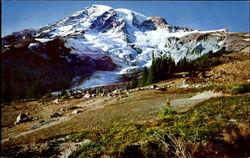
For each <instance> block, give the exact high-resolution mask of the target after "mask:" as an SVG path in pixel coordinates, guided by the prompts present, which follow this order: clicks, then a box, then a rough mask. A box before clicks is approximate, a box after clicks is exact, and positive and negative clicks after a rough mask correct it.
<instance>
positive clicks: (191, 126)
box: [70, 95, 250, 158]
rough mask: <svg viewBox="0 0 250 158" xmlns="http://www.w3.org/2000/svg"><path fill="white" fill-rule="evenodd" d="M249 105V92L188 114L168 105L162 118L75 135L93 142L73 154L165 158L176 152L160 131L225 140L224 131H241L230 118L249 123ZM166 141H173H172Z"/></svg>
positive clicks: (206, 104) (198, 139)
mask: <svg viewBox="0 0 250 158" xmlns="http://www.w3.org/2000/svg"><path fill="white" fill-rule="evenodd" d="M249 105H250V99H249V95H237V96H231V97H221V98H213V99H210V100H208V101H205V102H203V103H200V104H198V105H196V106H195V107H194V108H193V109H191V110H189V111H187V112H184V113H177V112H175V111H173V110H172V109H170V107H169V106H166V108H164V109H162V111H161V112H160V114H159V116H160V120H158V121H154V122H148V123H142V124H131V123H130V124H126V123H125V124H124V123H123V124H121V123H116V124H114V125H113V126H112V127H111V128H109V129H107V130H103V131H96V132H87V133H84V132H83V133H81V134H76V135H74V139H75V140H78V141H81V140H84V139H89V140H91V143H89V144H84V145H82V146H81V147H79V148H77V149H76V150H75V151H73V152H72V153H71V155H70V157H72V158H73V157H99V156H101V155H110V156H114V157H124V156H125V155H126V156H129V155H130V156H131V157H132V156H135V155H136V156H138V157H139V156H142V157H162V156H163V155H169V154H170V155H171V154H173V153H171V152H170V151H169V150H166V148H164V145H163V144H162V143H161V141H159V137H158V135H159V134H160V135H166V136H175V137H176V138H182V139H183V140H188V141H187V142H189V143H190V144H193V143H194V144H197V143H204V142H214V141H216V142H223V137H222V135H221V134H222V131H232V130H235V131H237V130H239V127H238V126H237V124H235V123H234V122H231V121H230V120H232V119H233V120H236V121H237V123H239V122H241V123H249V118H248V114H249V112H250V109H249ZM72 138H73V137H72ZM178 140H179V139H178ZM164 141H166V142H167V143H168V144H171V141H172V140H169V139H166V140H164ZM238 145H239V144H238ZM239 146H240V145H239ZM239 150H240V149H239ZM126 156H125V157H126ZM172 156H173V155H172Z"/></svg>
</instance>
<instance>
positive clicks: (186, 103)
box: [170, 91, 225, 112]
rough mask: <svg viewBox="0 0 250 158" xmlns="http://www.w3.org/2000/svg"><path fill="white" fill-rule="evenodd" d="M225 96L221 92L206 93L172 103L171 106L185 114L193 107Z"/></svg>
mask: <svg viewBox="0 0 250 158" xmlns="http://www.w3.org/2000/svg"><path fill="white" fill-rule="evenodd" d="M221 96H225V94H223V93H221V92H213V91H204V92H202V93H199V94H197V95H195V96H193V97H191V98H182V99H176V100H172V101H170V106H171V107H172V108H173V109H175V110H177V111H178V112H184V111H187V110H188V109H190V108H191V107H193V106H194V105H196V104H198V103H201V102H203V101H205V100H208V99H210V98H213V97H221Z"/></svg>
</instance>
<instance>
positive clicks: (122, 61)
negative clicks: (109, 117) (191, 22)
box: [2, 5, 228, 88]
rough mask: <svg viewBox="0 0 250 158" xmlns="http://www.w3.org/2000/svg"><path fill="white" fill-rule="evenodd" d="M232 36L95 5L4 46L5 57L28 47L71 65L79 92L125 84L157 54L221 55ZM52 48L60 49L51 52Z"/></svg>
mask: <svg viewBox="0 0 250 158" xmlns="http://www.w3.org/2000/svg"><path fill="white" fill-rule="evenodd" d="M227 34H228V33H227V31H226V30H225V29H222V30H214V31H198V30H192V29H189V28H185V27H176V26H172V25H170V24H168V22H167V21H166V20H165V19H163V18H160V17H146V16H144V15H142V14H140V13H136V12H134V11H131V10H128V9H114V8H111V7H109V6H104V5H92V6H89V7H87V8H85V9H83V10H80V11H78V12H76V13H74V14H73V15H71V16H69V17H66V18H64V19H62V20H60V21H58V22H56V23H53V24H49V25H47V26H45V27H41V28H39V29H27V30H23V31H20V32H16V33H13V34H12V35H9V36H6V37H4V38H3V39H2V44H3V45H4V51H3V53H7V52H8V51H10V50H13V49H14V50H15V49H23V48H26V49H25V50H26V51H29V53H34V54H36V55H39V57H40V58H43V60H46V61H50V62H51V61H52V60H53V61H54V60H56V61H62V63H64V64H63V65H70V66H69V67H73V69H74V70H73V71H69V73H70V75H71V80H72V81H73V84H72V85H73V86H72V87H71V88H78V87H90V86H98V85H104V84H108V83H114V82H119V77H120V75H121V74H125V73H130V72H133V71H134V70H136V69H138V68H141V67H143V66H150V64H151V57H152V54H153V53H154V54H155V55H156V56H157V55H158V56H161V55H163V54H167V55H170V56H172V58H173V59H174V60H175V62H178V61H179V60H180V59H181V58H183V57H186V58H187V59H190V60H193V59H195V58H198V57H200V56H202V55H203V54H206V53H208V52H209V51H213V52H216V51H218V50H220V49H222V48H223V47H225V46H226V39H227V37H228V36H227ZM55 40H56V41H57V42H54V41H55ZM51 43H53V44H54V47H56V48H51V47H48V46H49V45H51ZM62 49H63V50H64V51H60V50H62ZM51 50H53V51H55V52H57V55H55V54H53V52H51ZM62 52H64V53H62ZM50 62H49V63H50ZM62 63H61V64H62ZM90 65H91V66H90ZM93 65H94V66H93ZM83 66H84V68H83ZM59 69H60V68H59ZM68 69H71V68H68ZM86 74H87V75H86ZM76 83H77V84H76ZM79 83H80V84H79Z"/></svg>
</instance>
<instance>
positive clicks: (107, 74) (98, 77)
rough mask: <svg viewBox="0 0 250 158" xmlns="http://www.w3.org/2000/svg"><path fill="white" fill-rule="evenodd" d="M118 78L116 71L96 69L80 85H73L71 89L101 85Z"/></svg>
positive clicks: (115, 80)
mask: <svg viewBox="0 0 250 158" xmlns="http://www.w3.org/2000/svg"><path fill="white" fill-rule="evenodd" d="M119 79H120V75H119V74H118V72H117V71H97V72H95V73H94V74H93V75H92V76H91V77H90V78H88V79H86V80H85V81H84V82H83V83H82V84H81V85H78V86H75V87H73V88H72V89H78V88H87V87H96V86H102V85H106V84H111V83H115V82H118V81H119Z"/></svg>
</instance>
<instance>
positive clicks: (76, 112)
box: [72, 110, 81, 115]
mask: <svg viewBox="0 0 250 158" xmlns="http://www.w3.org/2000/svg"><path fill="white" fill-rule="evenodd" d="M79 113H81V111H79V110H75V111H73V112H72V114H73V115H75V114H79Z"/></svg>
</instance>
